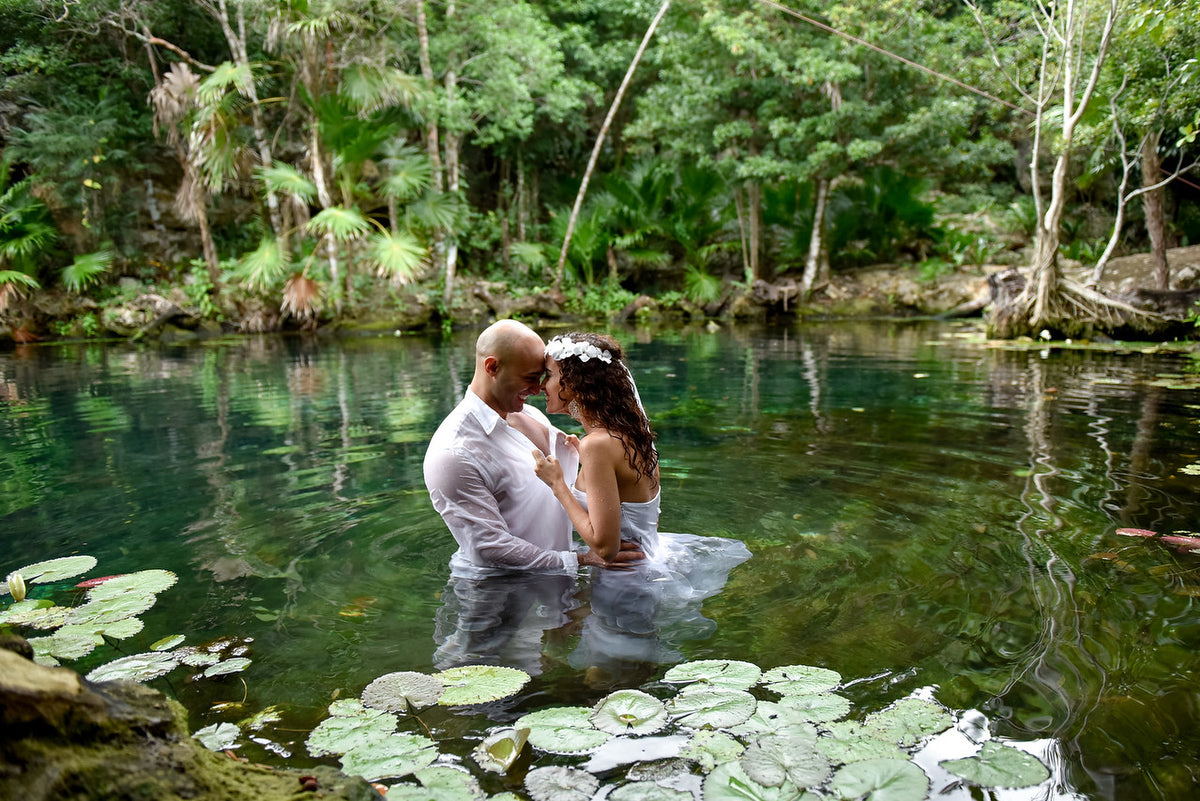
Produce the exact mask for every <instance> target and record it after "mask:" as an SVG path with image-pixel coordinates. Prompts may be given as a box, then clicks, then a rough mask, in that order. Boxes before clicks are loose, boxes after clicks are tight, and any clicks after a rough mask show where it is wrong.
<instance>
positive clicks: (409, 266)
mask: <svg viewBox="0 0 1200 801" xmlns="http://www.w3.org/2000/svg"><path fill="white" fill-rule="evenodd" d="M426 252H427V251H426V249H425V246H424V245H422V244H421V242H420V241H419V240H418V239H417V238H416V237H415V236H413V235H412V234H410V233H408V232H407V231H400V232H399V233H397V234H391V233H387V232H383V233H378V234H376V235H375V236H373V237H372V238H371V242H370V244H369V246H368V248H367V261H369V262H370V263H371V264H373V265H375V269H376V271H377V272H378V273H379V275H380V277H383V278H387V279H389V280H390V281H391V282H392V283H393V284H396V285H397V286H399V285H402V284H407V283H408V282H409V281H412V280H413V279H414V278H416V277H417V274H418V272H419V270H420V267H421V265H422V263H423V262H424V260H425V256H426Z"/></svg>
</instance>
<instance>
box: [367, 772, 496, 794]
mask: <svg viewBox="0 0 1200 801" xmlns="http://www.w3.org/2000/svg"><path fill="white" fill-rule="evenodd" d="M415 775H416V777H417V781H419V782H421V786H420V787H417V786H416V785H415V784H393V785H392V786H391V787H389V788H388V791H387V799H388V801H396V799H400V800H401V801H482V799H483V798H484V797H486V793H484V792H483V788H482V787H480V786H479V782H477V781H475V777H474V776H472V775H471V774H469V773H467V772H466V771H463V770H459V769H458V768H452V767H449V766H448V765H434V766H433V767H429V768H424V769H422V770H418V771H417V772H416V774H415Z"/></svg>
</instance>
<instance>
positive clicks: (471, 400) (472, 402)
mask: <svg viewBox="0 0 1200 801" xmlns="http://www.w3.org/2000/svg"><path fill="white" fill-rule="evenodd" d="M463 401H464V402H465V403H466V404H467V413H468V414H470V415H471V416H472V417H474V418H475V419H476V420H477V421H478V422H479V425H480V426H481V427H482V428H483V431H484V433H486V434H489V435H490V434H491V433H492V432H493V431H495V430H496V425H497V424H499V423H504V425H508V423H507V422H505V420H504V418H503V417H501V416H500V414H499V413H498V412H497V411H496V410H495V409H493V408H492V407H491V406H488V405H487V404H486V403H484V400H483V398H481V397H479V396H478V395H476V394H475V393H474V392H473V391H472V390H470V389H467V395H466V397H465V398H463Z"/></svg>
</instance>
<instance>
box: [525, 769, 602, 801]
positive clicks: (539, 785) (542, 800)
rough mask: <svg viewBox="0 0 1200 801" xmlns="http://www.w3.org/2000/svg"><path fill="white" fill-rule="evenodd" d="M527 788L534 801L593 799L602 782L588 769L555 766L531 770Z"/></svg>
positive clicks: (588, 800) (589, 800)
mask: <svg viewBox="0 0 1200 801" xmlns="http://www.w3.org/2000/svg"><path fill="white" fill-rule="evenodd" d="M525 789H526V790H528V791H529V796H530V798H532V799H533V801H591V798H592V796H593V795H595V794H596V791H597V790H599V789H600V782H599V781H598V780H597V779H596V777H595V776H593V775H592V774H590V773H588V772H587V771H584V770H579V769H578V768H564V767H559V766H555V767H548V768H537V769H535V770H531V771H529V773H528V774H527V775H526V776H525Z"/></svg>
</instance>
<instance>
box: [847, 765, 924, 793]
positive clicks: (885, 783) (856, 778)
mask: <svg viewBox="0 0 1200 801" xmlns="http://www.w3.org/2000/svg"><path fill="white" fill-rule="evenodd" d="M830 789H832V790H833V791H834V792H836V793H838V794H839V795H840V796H841V797H842V798H861V799H865V801H925V794H926V793H927V792H929V779H928V778H926V776H925V773H924V772H923V771H922V770H921V769H920V768H919V767H917V766H916V765H914V764H913V763H912V762H908V761H906V760H903V759H868V760H865V761H863V762H854V763H852V764H850V765H846V766H845V767H843V768H842V769H841V770H839V771H838V772H837V775H835V776H834V777H833V781H832V782H831V783H830Z"/></svg>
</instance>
